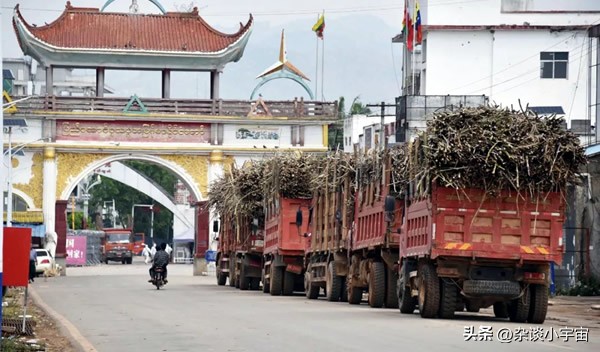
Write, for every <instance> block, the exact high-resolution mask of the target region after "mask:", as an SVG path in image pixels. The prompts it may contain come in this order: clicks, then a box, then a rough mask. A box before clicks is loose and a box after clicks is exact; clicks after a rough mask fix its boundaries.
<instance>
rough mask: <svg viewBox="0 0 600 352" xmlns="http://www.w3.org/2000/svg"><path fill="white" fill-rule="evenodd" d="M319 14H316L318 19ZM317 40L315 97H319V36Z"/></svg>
mask: <svg viewBox="0 0 600 352" xmlns="http://www.w3.org/2000/svg"><path fill="white" fill-rule="evenodd" d="M318 18H319V16H317V21H318ZM316 40H317V42H316V43H317V56H316V58H315V99H319V37H318V36H317V37H316Z"/></svg>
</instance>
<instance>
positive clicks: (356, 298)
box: [346, 276, 363, 304]
mask: <svg viewBox="0 0 600 352" xmlns="http://www.w3.org/2000/svg"><path fill="white" fill-rule="evenodd" d="M346 291H347V292H348V294H347V295H348V303H350V304H360V302H362V295H363V288H362V287H354V286H352V283H351V282H350V276H347V277H346Z"/></svg>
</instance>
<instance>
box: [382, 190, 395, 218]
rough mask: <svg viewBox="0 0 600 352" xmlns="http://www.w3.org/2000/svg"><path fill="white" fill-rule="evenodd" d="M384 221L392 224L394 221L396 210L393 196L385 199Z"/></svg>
mask: <svg viewBox="0 0 600 352" xmlns="http://www.w3.org/2000/svg"><path fill="white" fill-rule="evenodd" d="M384 209H385V221H386V222H392V221H393V219H394V210H396V198H395V197H394V196H386V197H385V204H384Z"/></svg>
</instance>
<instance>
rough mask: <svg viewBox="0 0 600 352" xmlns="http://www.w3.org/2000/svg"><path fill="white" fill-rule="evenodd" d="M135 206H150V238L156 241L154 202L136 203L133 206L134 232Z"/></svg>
mask: <svg viewBox="0 0 600 352" xmlns="http://www.w3.org/2000/svg"><path fill="white" fill-rule="evenodd" d="M135 207H141V208H150V239H151V240H152V243H154V204H134V205H133V206H132V207H131V231H132V232H133V212H134V210H135Z"/></svg>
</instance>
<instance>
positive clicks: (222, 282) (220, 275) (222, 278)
mask: <svg viewBox="0 0 600 352" xmlns="http://www.w3.org/2000/svg"><path fill="white" fill-rule="evenodd" d="M226 282H227V275H225V274H224V273H223V272H222V271H221V269H217V285H219V286H225V283H226Z"/></svg>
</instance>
